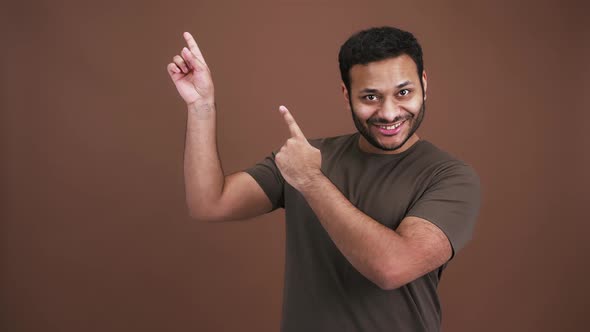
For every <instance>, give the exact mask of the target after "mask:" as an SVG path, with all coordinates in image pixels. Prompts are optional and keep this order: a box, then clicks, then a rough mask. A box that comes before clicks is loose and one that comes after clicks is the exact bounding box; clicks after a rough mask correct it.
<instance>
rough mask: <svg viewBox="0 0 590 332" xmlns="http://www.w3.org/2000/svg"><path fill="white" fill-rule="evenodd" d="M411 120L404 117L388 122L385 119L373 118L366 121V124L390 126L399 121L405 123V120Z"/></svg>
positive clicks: (409, 117) (408, 117)
mask: <svg viewBox="0 0 590 332" xmlns="http://www.w3.org/2000/svg"><path fill="white" fill-rule="evenodd" d="M411 118H412V116H406V117H396V118H395V119H393V121H388V120H386V119H383V118H375V119H369V120H367V123H369V124H375V125H379V124H383V125H386V124H390V123H396V122H399V121H405V120H410V119H411Z"/></svg>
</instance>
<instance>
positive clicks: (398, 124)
mask: <svg viewBox="0 0 590 332" xmlns="http://www.w3.org/2000/svg"><path fill="white" fill-rule="evenodd" d="M405 121H406V120H402V121H399V122H396V123H394V124H391V125H380V124H377V123H374V124H373V125H375V126H377V127H379V128H383V129H386V130H393V129H396V128H399V126H401V125H402V124H403V123H404V122H405Z"/></svg>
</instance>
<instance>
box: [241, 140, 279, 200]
mask: <svg viewBox="0 0 590 332" xmlns="http://www.w3.org/2000/svg"><path fill="white" fill-rule="evenodd" d="M276 154H277V152H276V151H275V152H272V153H271V154H270V155H269V156H267V157H266V158H264V159H263V160H262V161H260V162H259V163H257V164H256V165H254V166H252V167H250V168H248V169H246V170H244V172H246V173H248V174H250V175H251V176H252V177H253V178H254V180H256V182H258V185H260V187H261V188H262V190H263V191H264V193H266V196H268V198H269V199H270V202H271V203H272V210H273V211H274V210H276V209H278V208H284V207H285V196H284V186H285V179H284V178H283V175H282V174H281V172H280V171H279V169H278V167H277V165H276V164H275V155H276Z"/></svg>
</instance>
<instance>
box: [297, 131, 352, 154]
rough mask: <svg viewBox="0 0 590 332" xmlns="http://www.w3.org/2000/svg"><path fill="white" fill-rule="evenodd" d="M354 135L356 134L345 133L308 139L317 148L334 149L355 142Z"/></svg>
mask: <svg viewBox="0 0 590 332" xmlns="http://www.w3.org/2000/svg"><path fill="white" fill-rule="evenodd" d="M354 135H355V134H344V135H338V136H331V137H322V138H310V139H308V140H307V141H308V142H309V144H311V145H312V146H313V147H315V148H317V149H320V150H332V149H335V148H342V147H345V146H347V145H349V144H351V143H353V141H354Z"/></svg>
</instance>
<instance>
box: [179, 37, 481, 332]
mask: <svg viewBox="0 0 590 332" xmlns="http://www.w3.org/2000/svg"><path fill="white" fill-rule="evenodd" d="M184 37H185V39H186V41H187V43H188V48H186V47H185V48H184V49H183V50H182V52H181V54H180V55H177V56H175V57H174V60H173V62H172V63H170V64H169V65H168V72H169V74H170V76H171V78H172V80H173V82H174V83H175V85H176V87H177V89H178V92H179V93H180V95H181V96H182V98H183V99H184V101H185V102H186V103H187V105H188V123H187V136H186V150H185V179H186V182H185V183H186V196H187V204H188V207H189V211H190V214H191V216H192V217H193V218H195V219H198V220H206V221H221V220H238V219H245V218H251V217H254V216H257V215H260V214H264V213H268V212H270V211H273V210H275V209H277V208H279V207H282V208H284V209H285V211H286V232H287V236H286V239H287V242H286V267H285V268H286V270H285V288H284V305H283V317H282V322H281V330H282V331H306V332H309V331H438V330H439V329H440V322H441V310H440V304H439V300H438V296H437V292H436V288H437V285H438V282H439V280H440V277H441V274H442V271H443V270H444V269H445V267H446V266H447V263H448V262H449V260H450V259H451V258H453V257H454V255H455V254H456V252H457V251H458V250H460V249H461V248H462V247H463V246H464V245H465V244H466V243H467V242H468V240H469V239H470V238H471V234H472V230H473V226H474V223H475V220H476V217H477V214H478V210H479V204H480V189H479V179H478V176H477V175H476V173H475V172H474V170H473V169H472V168H471V167H470V166H469V165H467V164H465V163H463V162H461V161H459V160H457V159H456V158H454V157H452V156H451V155H449V154H447V153H445V152H443V151H441V150H440V149H438V148H437V147H435V146H434V145H433V144H432V143H430V142H428V141H426V140H422V139H420V138H419V137H418V135H417V134H416V130H417V129H418V127H419V126H420V123H421V121H422V119H423V117H424V112H425V101H426V91H427V77H426V71H425V70H424V68H423V61H422V49H421V47H420V45H419V43H418V41H417V40H416V39H415V38H414V36H413V35H412V34H411V33H409V32H406V31H402V30H399V29H396V28H391V27H381V28H372V29H368V30H365V31H361V32H359V33H357V34H355V35H353V36H352V37H350V38H349V39H348V40H347V41H346V42H345V43H344V45H342V47H341V49H340V54H339V62H340V71H341V76H342V93H343V95H344V99H345V101H346V103H347V107H348V108H349V110H350V112H351V114H352V118H353V120H354V123H355V125H356V128H357V129H358V133H354V134H349V135H343V136H338V137H330V138H324V139H314V140H309V141H308V140H307V139H306V138H305V136H304V134H303V132H302V131H301V129H300V128H299V126H298V125H297V123H296V122H295V120H294V118H293V116H292V115H291V113H290V112H289V110H287V109H286V108H285V107H284V106H281V107H279V110H280V112H281V113H282V115H283V117H284V119H285V121H286V123H287V126H288V128H289V131H290V134H291V138H289V139H288V140H287V142H286V143H285V144H284V145H283V147H282V148H281V149H280V150H279V151H277V152H275V153H272V154H271V155H270V156H268V157H267V158H266V159H264V160H263V161H261V162H260V163H258V164H257V165H255V166H253V167H251V168H249V169H247V170H245V171H244V172H237V173H234V174H231V175H229V176H224V174H223V171H222V169H221V166H220V162H219V157H218V154H217V147H216V139H215V128H216V127H215V112H216V110H215V100H214V90H213V83H212V81H211V74H210V72H209V69H208V68H207V65H206V62H205V59H204V58H203V55H202V54H201V52H200V50H199V48H198V46H197V44H196V43H195V41H194V39H193V38H192V36H191V35H190V34H189V33H185V34H184Z"/></svg>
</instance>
